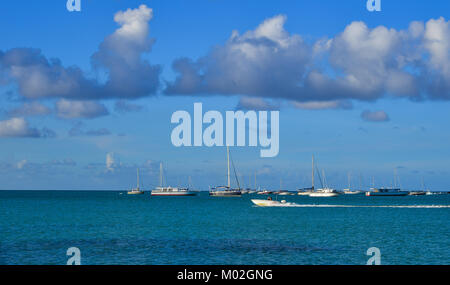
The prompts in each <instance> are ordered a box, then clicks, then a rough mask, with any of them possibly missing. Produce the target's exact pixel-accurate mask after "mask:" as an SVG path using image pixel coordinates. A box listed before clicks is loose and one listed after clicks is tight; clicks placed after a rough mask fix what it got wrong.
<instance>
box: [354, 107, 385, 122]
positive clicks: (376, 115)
mask: <svg viewBox="0 0 450 285" xmlns="http://www.w3.org/2000/svg"><path fill="white" fill-rule="evenodd" d="M361 118H362V119H363V120H364V121H368V122H387V121H389V116H388V114H386V112H384V111H373V112H372V111H369V110H366V111H364V112H362V113H361Z"/></svg>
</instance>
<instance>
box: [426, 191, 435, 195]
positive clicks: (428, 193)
mask: <svg viewBox="0 0 450 285" xmlns="http://www.w3.org/2000/svg"><path fill="white" fill-rule="evenodd" d="M434 194H435V193H433V192H431V191H427V192H426V193H425V195H434Z"/></svg>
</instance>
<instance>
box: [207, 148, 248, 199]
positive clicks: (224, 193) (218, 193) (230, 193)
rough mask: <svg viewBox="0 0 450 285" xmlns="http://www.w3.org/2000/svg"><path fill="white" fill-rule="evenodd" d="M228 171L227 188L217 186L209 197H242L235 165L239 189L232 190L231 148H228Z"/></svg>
mask: <svg viewBox="0 0 450 285" xmlns="http://www.w3.org/2000/svg"><path fill="white" fill-rule="evenodd" d="M227 169H228V175H227V177H228V184H227V186H217V187H214V188H211V189H210V191H209V196H215V197H241V195H242V192H241V189H240V187H239V180H238V179H237V176H236V169H234V165H233V169H234V173H235V177H236V182H237V184H238V188H235V189H233V188H231V180H230V148H229V146H227Z"/></svg>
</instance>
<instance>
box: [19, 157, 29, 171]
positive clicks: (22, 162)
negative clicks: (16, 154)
mask: <svg viewBox="0 0 450 285" xmlns="http://www.w3.org/2000/svg"><path fill="white" fill-rule="evenodd" d="M27 163H28V161H27V160H26V159H24V160H21V161H19V162H17V163H16V168H17V169H23V168H24V166H25V165H26V164H27Z"/></svg>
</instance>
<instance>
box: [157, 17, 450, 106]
mask: <svg viewBox="0 0 450 285" xmlns="http://www.w3.org/2000/svg"><path fill="white" fill-rule="evenodd" d="M285 21H286V16H283V15H278V16H275V17H273V18H269V19H267V20H265V21H264V22H262V23H261V24H260V25H259V26H258V27H256V28H255V29H254V30H250V31H247V32H245V33H243V34H239V32H237V31H233V33H232V35H231V37H230V39H229V40H228V41H227V42H225V43H224V44H222V45H218V46H215V47H214V48H213V49H212V50H211V52H209V53H208V54H207V55H205V56H203V57H200V58H199V59H198V60H195V61H194V60H191V59H188V58H181V59H178V60H175V61H174V63H173V69H174V70H175V72H177V73H178V76H177V78H176V79H175V81H173V82H169V83H168V85H167V88H166V90H165V93H166V94H168V95H203V96H214V95H217V94H220V95H226V96H234V95H244V96H250V97H260V98H281V99H287V100H290V101H296V102H300V103H298V104H297V105H298V106H299V107H304V108H313V109H314V108H317V109H323V108H333V105H334V106H338V105H339V104H338V103H336V102H339V101H342V100H344V101H343V102H345V100H361V101H374V100H377V99H379V98H382V97H388V96H402V97H406V98H410V99H411V100H418V99H450V22H449V21H446V20H445V19H444V18H439V19H431V20H429V21H428V22H426V23H423V22H411V23H410V25H409V28H408V29H405V30H396V29H392V28H389V27H385V26H378V27H375V28H369V27H368V26H367V25H366V24H365V23H364V22H352V23H350V24H349V25H348V26H347V27H345V29H344V30H343V31H342V32H341V33H339V34H337V35H336V36H335V37H333V38H322V39H319V40H317V41H316V42H312V43H309V42H305V41H304V40H303V39H302V36H300V35H296V34H289V33H288V32H287V31H286V30H285V29H284V23H285ZM318 102H324V103H321V104H319V103H318ZM320 105H322V106H324V107H321V106H320Z"/></svg>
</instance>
